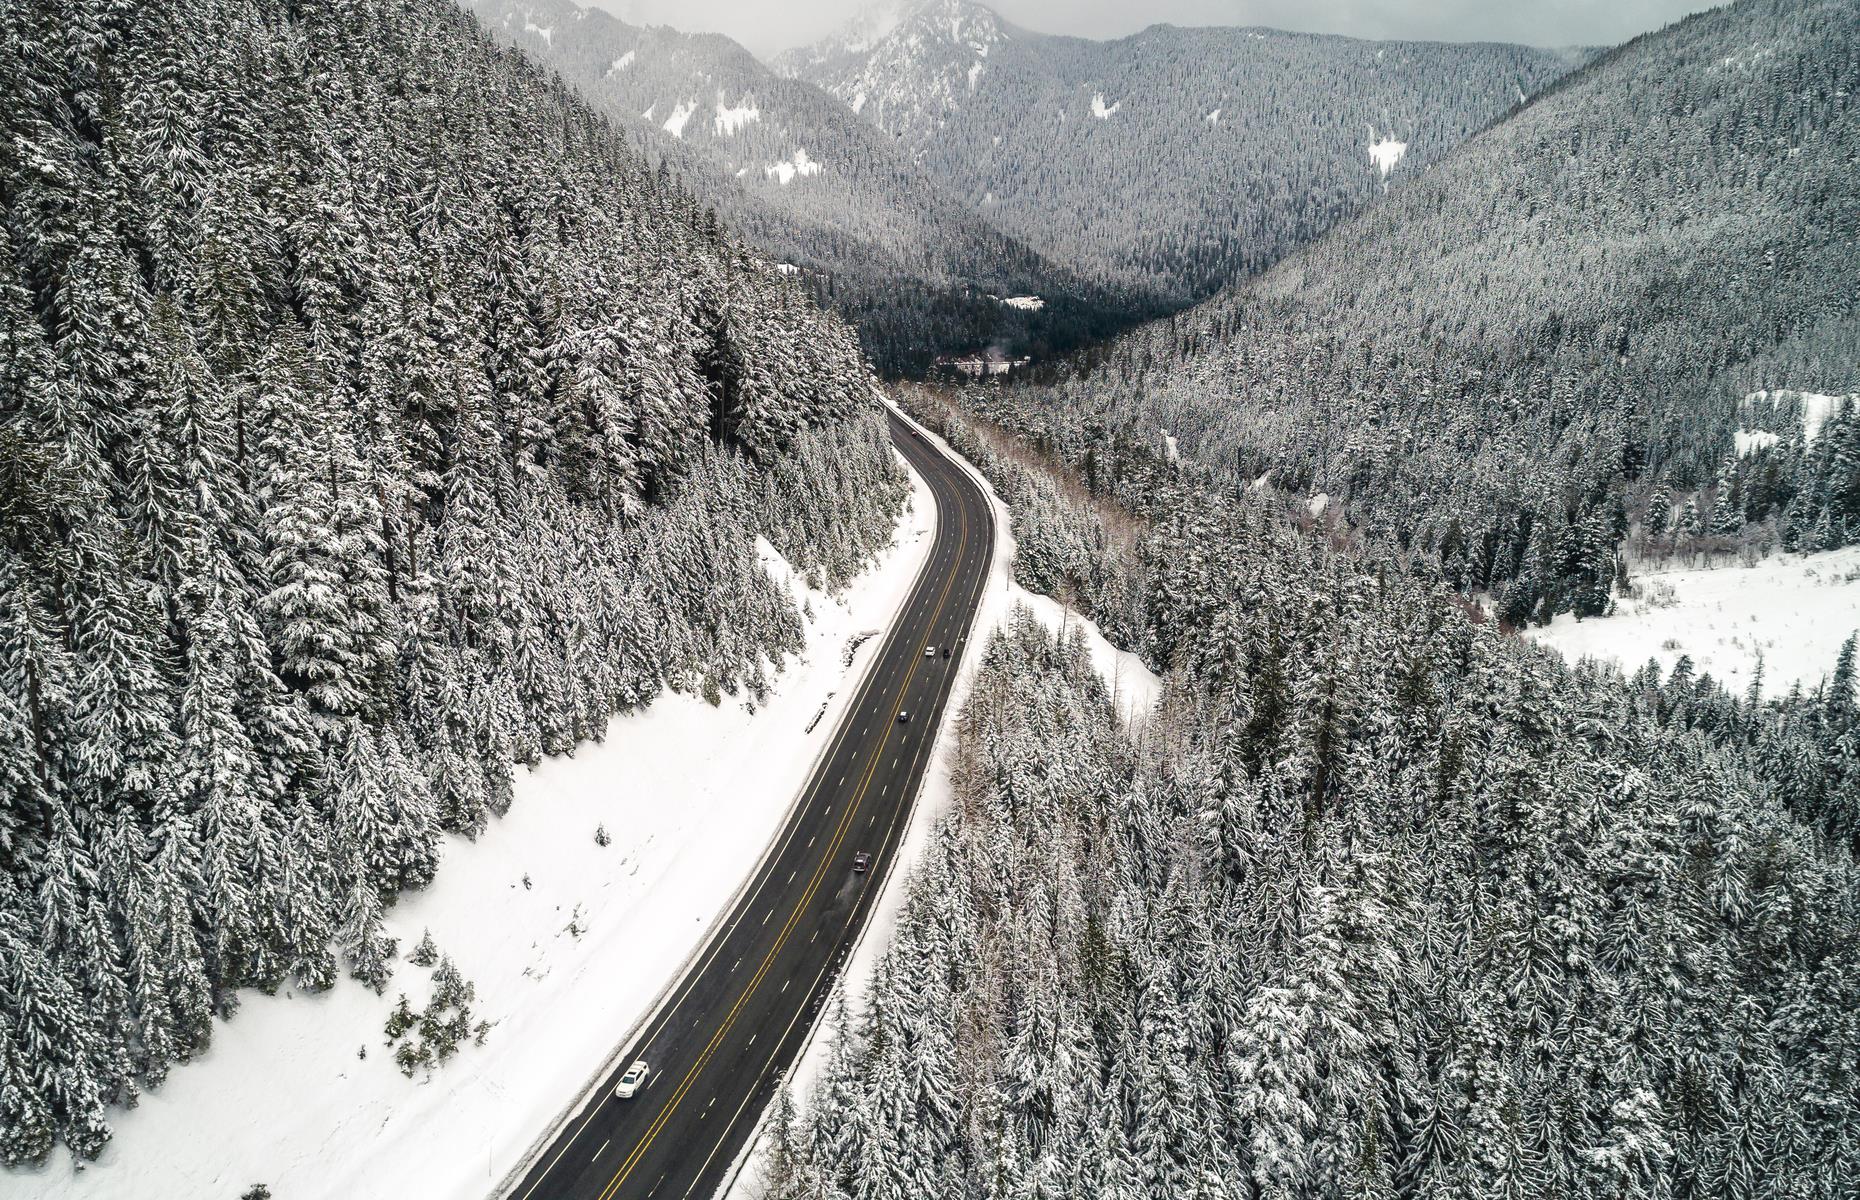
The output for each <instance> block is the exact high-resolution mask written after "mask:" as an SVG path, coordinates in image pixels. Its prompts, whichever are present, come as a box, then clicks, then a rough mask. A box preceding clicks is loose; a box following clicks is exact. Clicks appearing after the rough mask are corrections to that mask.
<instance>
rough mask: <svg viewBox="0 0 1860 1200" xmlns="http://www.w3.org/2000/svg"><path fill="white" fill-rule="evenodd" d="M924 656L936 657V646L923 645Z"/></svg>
mask: <svg viewBox="0 0 1860 1200" xmlns="http://www.w3.org/2000/svg"><path fill="white" fill-rule="evenodd" d="M924 657H925V658H935V657H936V647H935V646H925V647H924Z"/></svg>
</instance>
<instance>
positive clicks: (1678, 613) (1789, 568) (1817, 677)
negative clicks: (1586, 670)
mask: <svg viewBox="0 0 1860 1200" xmlns="http://www.w3.org/2000/svg"><path fill="white" fill-rule="evenodd" d="M1633 582H1634V586H1635V587H1636V589H1638V590H1639V592H1640V598H1639V599H1634V600H1620V601H1618V602H1617V611H1616V613H1615V615H1613V616H1610V617H1591V618H1590V619H1588V620H1586V621H1578V620H1576V619H1575V618H1574V617H1572V616H1570V615H1568V614H1567V613H1566V614H1564V615H1563V616H1560V617H1558V618H1556V620H1555V621H1553V622H1551V623H1550V624H1549V625H1547V626H1545V627H1544V628H1542V629H1534V630H1531V631H1530V632H1529V633H1528V634H1527V635H1526V636H1528V637H1530V638H1531V639H1532V640H1534V641H1537V642H1541V643H1542V644H1544V645H1546V646H1554V647H1556V648H1557V649H1558V650H1560V651H1562V652H1563V653H1564V654H1565V655H1567V656H1568V657H1570V658H1572V659H1574V658H1583V657H1589V658H1602V659H1612V660H1613V661H1615V662H1618V663H1620V664H1621V667H1622V669H1623V670H1626V671H1629V672H1632V671H1634V670H1636V669H1637V668H1639V667H1640V666H1641V665H1642V664H1643V663H1645V662H1646V661H1647V660H1648V659H1649V658H1654V659H1658V660H1659V662H1660V668H1661V670H1662V671H1670V670H1672V668H1673V664H1674V663H1675V662H1677V661H1678V659H1679V656H1680V655H1681V654H1686V655H1690V656H1691V658H1692V662H1693V664H1694V667H1695V669H1696V671H1697V672H1698V673H1699V674H1701V675H1703V674H1705V673H1706V672H1710V673H1711V675H1712V677H1713V678H1714V679H1716V680H1718V681H1719V682H1720V683H1722V684H1724V685H1725V686H1726V687H1728V688H1730V689H1731V690H1732V691H1733V692H1742V691H1743V690H1744V689H1745V688H1746V687H1748V686H1749V683H1750V672H1751V668H1752V667H1753V666H1754V665H1755V663H1756V658H1757V655H1758V654H1759V653H1760V654H1762V656H1763V692H1764V694H1765V695H1766V696H1779V695H1782V694H1783V693H1785V692H1787V691H1788V690H1789V688H1790V687H1791V686H1792V685H1794V684H1796V683H1798V682H1799V683H1800V684H1801V685H1802V686H1803V688H1804V689H1812V688H1814V686H1815V685H1816V684H1818V683H1819V682H1821V679H1822V677H1823V676H1825V675H1826V674H1827V673H1828V671H1829V670H1830V669H1831V668H1832V667H1833V666H1834V656H1835V655H1836V654H1838V653H1839V652H1840V648H1841V643H1842V642H1844V641H1846V640H1847V638H1848V636H1849V635H1851V634H1853V633H1854V632H1856V631H1860V546H1849V547H1846V548H1845V549H1841V550H1829V551H1826V552H1825V553H1822V554H1810V555H1797V554H1782V555H1777V556H1775V557H1773V558H1769V559H1766V560H1764V561H1763V562H1761V563H1758V564H1757V565H1756V566H1754V567H1740V566H1724V567H1716V568H1700V569H1692V570H1671V571H1657V572H1637V573H1636V574H1635V576H1634V580H1633Z"/></svg>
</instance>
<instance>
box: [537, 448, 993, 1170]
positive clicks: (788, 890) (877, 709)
mask: <svg viewBox="0 0 1860 1200" xmlns="http://www.w3.org/2000/svg"><path fill="white" fill-rule="evenodd" d="M889 419H890V422H891V436H892V441H893V442H894V443H895V444H896V445H897V447H898V449H899V451H901V452H902V453H903V454H904V456H905V458H907V459H908V460H909V461H910V463H911V465H912V466H913V467H915V468H916V470H917V472H918V473H919V474H920V475H922V476H923V478H924V480H925V482H926V483H927V484H928V485H929V488H930V490H931V492H932V493H933V494H934V496H935V498H936V505H937V513H938V517H937V524H936V534H935V540H934V542H933V543H932V545H931V550H930V555H929V561H928V563H927V564H926V566H925V567H924V568H923V570H922V572H921V574H920V575H919V576H918V578H917V581H916V583H915V585H914V586H913V588H912V590H911V593H910V596H909V598H908V599H907V600H906V601H905V604H904V607H903V609H902V610H901V612H900V613H899V615H898V619H897V621H896V622H895V623H894V625H893V626H892V628H891V630H890V631H889V632H888V633H887V634H886V635H885V637H884V640H883V642H882V644H881V645H880V648H879V652H878V661H877V663H876V665H875V666H874V667H873V669H872V670H871V671H870V672H869V673H868V675H867V676H866V678H865V681H864V683H863V684H862V685H861V687H860V689H859V691H858V694H857V695H856V696H855V697H854V700H853V703H852V704H851V705H849V706H848V707H847V710H846V714H845V716H844V717H843V718H842V720H841V722H840V725H839V727H838V728H837V729H834V730H831V731H829V730H826V729H824V728H821V729H816V730H815V731H814V732H813V733H812V734H805V733H803V732H802V731H801V730H800V729H796V730H795V736H796V737H811V738H819V737H830V738H831V739H832V741H831V743H830V746H829V748H828V750H827V752H826V753H825V754H823V755H822V756H821V757H820V760H819V763H818V765H817V767H816V769H815V773H814V775H813V777H812V779H810V780H809V782H808V783H807V785H806V792H805V796H804V799H803V801H802V802H801V803H800V804H799V805H797V806H796V807H795V809H794V811H793V813H792V814H791V815H790V817H789V820H788V823H787V824H786V825H785V826H784V827H783V828H782V830H781V831H780V832H779V833H778V834H777V835H776V843H775V847H774V849H773V851H772V852H771V853H769V854H767V855H765V856H764V859H763V862H762V864H761V865H760V866H759V867H758V868H757V871H756V875H755V877H754V878H753V879H752V880H751V881H750V882H749V884H748V886H747V887H746V888H745V889H744V890H743V892H742V895H741V898H740V900H739V901H738V903H737V905H736V908H735V910H734V911H733V912H731V914H730V915H729V917H728V918H727V920H726V921H725V922H724V924H723V925H721V926H720V927H719V928H718V931H717V932H716V934H715V935H714V936H713V938H712V940H711V942H710V944H709V945H708V947H707V948H706V949H705V950H704V951H703V952H702V953H701V954H700V955H699V957H698V958H697V959H696V961H694V962H693V964H692V965H691V967H690V968H689V969H688V971H687V972H686V975H685V977H684V978H683V979H681V980H680V981H679V982H678V983H677V985H676V986H675V987H674V988H673V990H672V992H671V993H670V998H669V999H668V1000H667V1002H666V1003H665V1004H664V1005H663V1006H662V1007H661V1009H660V1011H659V1012H658V1014H657V1015H656V1016H654V1017H653V1019H652V1020H651V1021H650V1022H649V1023H648V1024H647V1026H646V1027H645V1029H644V1030H643V1032H642V1033H641V1034H640V1035H639V1036H638V1037H637V1038H636V1039H634V1042H633V1044H631V1045H630V1046H629V1047H627V1049H626V1051H625V1052H624V1053H623V1054H621V1055H620V1056H619V1057H618V1058H617V1059H616V1060H615V1066H614V1068H613V1071H612V1075H611V1077H610V1078H608V1079H607V1080H605V1082H604V1083H603V1084H602V1086H601V1087H600V1088H599V1089H598V1090H597V1091H596V1092H595V1093H594V1095H593V1097H592V1098H591V1099H588V1100H586V1101H584V1103H583V1104H582V1105H581V1106H580V1108H579V1109H578V1111H576V1112H575V1113H574V1114H573V1115H572V1116H571V1118H570V1119H569V1120H568V1121H567V1123H566V1124H565V1125H564V1126H563V1127H562V1129H561V1132H560V1133H559V1134H558V1135H557V1137H556V1139H555V1141H554V1142H553V1144H551V1145H549V1146H548V1147H547V1148H546V1149H545V1150H543V1151H542V1152H541V1153H540V1154H538V1155H537V1156H536V1157H535V1159H534V1160H533V1161H532V1162H531V1163H530V1164H529V1167H528V1169H527V1171H526V1172H525V1174H524V1175H523V1177H522V1178H521V1180H520V1181H519V1182H518V1183H517V1185H516V1186H515V1187H514V1188H513V1189H511V1190H510V1191H509V1192H508V1193H506V1195H507V1196H509V1197H511V1198H513V1200H582V1198H586V1200H619V1198H621V1197H626V1198H628V1200H661V1198H669V1200H684V1198H686V1197H690V1198H694V1200H709V1197H711V1196H712V1195H713V1193H714V1192H715V1191H716V1190H717V1188H718V1186H719V1184H720V1183H721V1182H722V1181H723V1179H724V1177H725V1176H726V1175H727V1173H728V1172H729V1170H730V1168H731V1166H732V1164H733V1163H734V1162H735V1160H736V1158H737V1155H738V1154H739V1152H740V1151H741V1150H742V1148H743V1146H744V1144H745V1143H746V1142H747V1141H748V1139H749V1136H750V1134H751V1132H752V1131H753V1130H754V1128H755V1125H756V1122H757V1119H758V1117H759V1116H760V1115H761V1112H762V1110H763V1108H764V1107H765V1106H766V1105H767V1104H768V1103H769V1101H770V1100H772V1099H773V1098H774V1095H775V1092H776V1089H777V1088H778V1087H779V1086H780V1084H781V1081H782V1079H783V1077H784V1076H785V1075H786V1074H787V1071H788V1068H789V1066H790V1065H791V1064H792V1063H793V1061H794V1059H795V1056H796V1055H797V1054H798V1053H799V1052H800V1049H801V1047H802V1045H803V1044H804V1043H805V1041H806V1039H807V1035H808V1032H809V1031H810V1030H811V1029H812V1027H813V1025H814V1022H815V1021H816V1020H817V1019H818V1018H819V1017H820V1015H821V1009H822V1007H823V1005H824V1004H825V1003H826V1001H827V999H828V997H829V996H830V995H831V994H832V990H833V986H834V983H835V981H836V980H837V978H838V976H839V973H840V969H841V968H842V967H843V966H844V964H845V959H846V956H847V954H848V952H849V951H850V950H851V948H852V945H853V943H854V942H855V941H856V940H857V939H858V936H859V930H860V928H861V927H862V926H863V924H864V922H865V919H866V916H867V914H868V912H869V910H870V908H871V905H872V903H873V901H874V900H876V898H877V895H878V891H879V888H880V886H881V881H882V880H883V879H884V876H885V872H886V869H887V867H888V866H889V865H890V860H891V858H892V856H893V854H895V853H896V851H897V848H898V844H899V841H900V840H901V839H902V838H903V836H904V831H905V828H906V826H907V825H908V824H909V814H910V809H911V804H912V802H913V800H914V799H915V797H916V794H917V790H918V788H919V786H920V785H921V784H922V782H923V777H924V772H925V771H926V770H927V769H928V767H929V759H930V749H931V746H932V744H933V743H934V742H935V740H936V731H937V727H938V725H939V724H940V723H941V721H942V718H943V710H944V707H945V705H946V704H947V702H948V699H949V692H950V687H951V685H952V684H953V683H954V681H955V675H956V668H957V665H958V663H959V662H960V661H961V657H962V652H963V649H964V648H965V643H964V641H963V639H965V638H966V637H967V636H968V635H969V627H970V624H971V622H972V619H973V617H974V614H975V611H976V608H977V607H978V605H979V604H980V602H981V598H982V592H983V589H984V588H985V587H986V586H987V578H988V567H989V564H990V562H991V561H992V558H993V555H994V539H995V530H994V515H993V510H992V509H991V507H990V506H989V504H988V501H987V499H986V497H984V496H983V495H982V492H981V490H980V488H979V487H977V486H976V484H975V482H974V480H973V479H971V478H970V476H969V475H968V474H966V473H965V472H964V471H963V469H962V468H961V467H959V466H958V465H956V464H955V463H954V462H953V461H951V460H950V459H949V458H947V457H945V456H944V455H943V453H942V452H941V451H940V450H939V449H938V448H936V447H935V446H934V445H932V444H931V443H930V442H928V441H926V440H924V439H922V438H920V437H918V435H917V434H916V432H915V430H914V429H912V427H911V426H909V425H908V424H906V423H905V422H903V421H901V420H900V419H899V418H898V417H897V416H896V415H892V416H891V417H890V418H889ZM946 645H949V646H952V652H951V654H950V657H948V658H944V657H943V647H944V646H946ZM927 651H934V653H926V652H927ZM901 711H908V712H909V714H910V720H909V721H900V720H899V719H898V714H899V713H900V712H901ZM718 752H719V753H723V754H728V753H730V747H728V746H722V747H719V748H718ZM769 802H770V803H772V804H777V803H785V802H787V798H786V797H777V796H771V797H769ZM861 853H864V854H869V855H871V858H872V862H871V867H870V869H869V870H868V871H866V872H864V873H858V872H855V871H854V870H853V859H854V856H855V855H858V854H861ZM635 1059H644V1060H645V1061H646V1062H647V1063H649V1064H650V1066H651V1074H650V1075H649V1076H648V1077H647V1083H646V1086H645V1087H644V1088H642V1089H641V1090H640V1091H639V1093H638V1094H637V1095H636V1096H634V1097H633V1098H632V1099H630V1100H620V1099H616V1098H615V1097H614V1095H613V1090H614V1085H615V1084H616V1083H617V1082H618V1080H619V1076H620V1074H621V1073H622V1072H624V1071H625V1070H626V1068H627V1066H628V1065H629V1064H630V1063H632V1062H633V1061H634V1060H635Z"/></svg>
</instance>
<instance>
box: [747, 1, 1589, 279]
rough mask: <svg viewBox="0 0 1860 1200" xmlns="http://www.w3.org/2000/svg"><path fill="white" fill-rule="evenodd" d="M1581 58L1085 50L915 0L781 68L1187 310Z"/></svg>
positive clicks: (1222, 43)
mask: <svg viewBox="0 0 1860 1200" xmlns="http://www.w3.org/2000/svg"><path fill="white" fill-rule="evenodd" d="M1574 61H1575V56H1573V55H1568V54H1563V53H1558V52H1552V51H1543V50H1535V49H1530V48H1526V47H1518V46H1500V45H1445V44H1438V43H1421V42H1364V41H1357V40H1353V39H1349V38H1340V37H1321V36H1312V35H1305V34H1288V33H1280V32H1276V31H1272V30H1265V29H1231V28H1200V29H1178V28H1172V27H1169V26H1162V25H1158V26H1152V27H1150V28H1148V29H1146V30H1144V31H1143V32H1141V33H1138V34H1135V35H1133V36H1131V37H1127V38H1123V39H1119V40H1117V41H1111V42H1094V41H1087V40H1084V39H1079V38H1069V37H1056V36H1051V35H1047V34H1041V33H1034V32H1031V31H1028V30H1024V29H1018V28H1016V27H1014V26H1012V25H1010V24H1008V23H1007V22H1005V21H1002V20H1001V19H1000V18H999V17H998V16H996V14H995V13H994V12H992V11H991V10H989V9H987V8H983V7H981V6H979V5H976V4H972V3H967V2H966V0H917V2H916V3H910V4H903V5H898V6H893V7H891V8H881V9H876V10H873V11H871V12H868V13H867V14H865V15H864V16H862V17H861V18H860V19H859V20H858V21H856V22H855V23H854V25H853V26H851V27H850V28H849V29H848V30H847V31H845V32H844V33H842V34H841V35H839V36H837V37H835V38H831V39H828V40H827V41H824V42H822V43H819V44H817V45H815V46H811V47H806V48H803V49H799V50H794V51H790V52H788V53H787V54H784V55H782V56H781V57H780V58H779V59H778V60H777V62H776V66H777V69H778V70H780V71H782V72H783V73H785V74H788V75H792V76H794V77H796V78H801V79H807V80H810V81H812V82H814V83H817V84H819V85H820V86H821V87H822V88H824V89H826V90H827V91H828V92H831V93H832V94H834V95H835V96H838V97H839V98H840V99H841V100H842V101H844V102H845V103H846V104H847V105H848V106H850V107H851V108H852V109H853V110H854V111H856V112H858V113H860V114H861V115H862V116H864V117H866V118H867V119H868V120H869V121H871V122H872V123H873V124H875V125H876V126H877V127H879V128H881V129H883V130H885V131H886V132H887V133H889V134H891V135H893V136H894V137H895V138H897V139H898V141H899V143H900V144H901V145H902V146H904V147H906V148H908V149H909V150H910V152H911V153H912V154H913V155H914V156H915V159H916V161H917V162H918V163H920V164H921V165H922V166H923V167H924V168H925V169H927V170H929V171H930V172H932V173H933V174H935V175H936V176H938V177H939V178H941V179H944V180H946V181H947V182H948V184H949V186H950V187H951V188H952V189H953V190H954V191H955V192H956V193H957V194H958V195H960V196H962V197H963V198H964V199H965V200H967V201H968V202H969V203H971V204H973V205H975V206H977V208H978V209H979V210H980V211H981V212H982V213H983V214H984V215H986V216H988V217H989V218H990V220H992V221H994V222H995V223H996V224H997V225H999V226H1000V227H1001V228H1002V229H1004V230H1006V231H1007V232H1009V233H1011V234H1013V235H1015V236H1017V237H1019V238H1021V239H1022V240H1024V241H1025V242H1026V243H1027V244H1028V245H1030V246H1033V247H1034V248H1035V249H1037V250H1039V251H1040V252H1041V253H1043V254H1046V255H1047V256H1048V257H1050V258H1052V259H1054V260H1056V261H1059V262H1064V263H1067V264H1068V265H1071V266H1073V267H1075V268H1077V269H1078V270H1080V271H1082V272H1085V273H1087V274H1089V275H1091V276H1092V277H1094V278H1096V279H1099V280H1102V281H1105V282H1107V283H1110V284H1114V285H1116V286H1120V287H1126V288H1135V289H1142V290H1144V291H1147V292H1149V293H1151V294H1153V295H1156V296H1158V297H1160V298H1162V299H1165V300H1167V301H1169V302H1171V303H1178V304H1179V303H1181V302H1183V301H1186V300H1189V299H1195V298H1199V297H1202V296H1205V295H1207V294H1208V293H1210V292H1211V291H1213V290H1214V289H1215V288H1217V287H1219V286H1221V285H1222V284H1225V283H1227V282H1230V281H1231V280H1233V279H1235V278H1238V277H1241V276H1244V275H1247V274H1250V273H1252V272H1255V271H1257V270H1259V269H1261V268H1262V267H1264V266H1266V265H1269V264H1270V263H1272V262H1274V261H1276V260H1277V259H1278V258H1279V257H1281V256H1282V255H1283V254H1285V252H1286V251H1288V250H1289V249H1291V248H1293V247H1294V246H1296V245H1299V244H1301V243H1303V242H1305V241H1308V240H1310V238H1312V237H1313V236H1315V235H1316V234H1317V233H1319V232H1321V231H1322V230H1324V229H1325V228H1327V227H1329V226H1330V225H1331V224H1332V223H1334V222H1335V221H1336V220H1337V219H1338V218H1339V217H1341V216H1343V215H1345V214H1347V213H1350V212H1352V211H1354V210H1356V209H1357V208H1360V207H1362V206H1363V205H1364V204H1365V203H1367V202H1368V201H1369V200H1370V199H1372V198H1373V197H1375V196H1376V195H1378V194H1380V192H1381V190H1382V185H1383V182H1384V181H1385V180H1386V179H1388V178H1390V177H1391V174H1392V175H1393V176H1394V177H1397V178H1399V177H1401V176H1403V175H1406V174H1410V173H1412V172H1413V171H1414V170H1415V168H1417V167H1420V166H1425V165H1427V164H1428V163H1431V162H1433V161H1434V160H1436V159H1437V158H1439V157H1440V155H1441V154H1443V153H1445V152H1446V151H1447V150H1449V149H1451V148H1452V147H1453V146H1454V145H1455V144H1457V143H1458V142H1459V141H1460V140H1461V139H1463V138H1464V137H1466V136H1467V135H1468V134H1470V133H1471V132H1472V131H1473V130H1475V129H1477V128H1479V127H1480V126H1482V125H1484V124H1485V123H1487V122H1488V121H1490V120H1491V119H1492V118H1494V117H1496V116H1499V115H1501V114H1503V113H1504V112H1505V111H1506V110H1507V109H1509V108H1510V107H1512V106H1513V105H1515V104H1516V103H1518V102H1520V101H1521V100H1523V99H1524V98H1525V97H1526V96H1527V95H1528V94H1530V93H1532V92H1535V91H1536V90H1538V89H1539V88H1541V87H1542V86H1543V85H1545V84H1546V83H1548V82H1550V81H1551V80H1553V79H1555V78H1556V77H1557V76H1559V75H1561V74H1562V73H1563V72H1564V71H1566V70H1567V69H1568V68H1569V67H1570V66H1571V65H1572V64H1573V62H1574Z"/></svg>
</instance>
